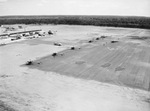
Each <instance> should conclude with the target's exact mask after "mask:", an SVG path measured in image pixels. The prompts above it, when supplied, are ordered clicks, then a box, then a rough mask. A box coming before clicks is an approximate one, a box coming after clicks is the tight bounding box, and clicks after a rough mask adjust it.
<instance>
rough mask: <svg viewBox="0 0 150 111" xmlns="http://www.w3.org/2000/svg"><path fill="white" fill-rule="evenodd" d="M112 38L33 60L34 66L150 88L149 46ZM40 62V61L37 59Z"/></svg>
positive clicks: (79, 76)
mask: <svg viewBox="0 0 150 111" xmlns="http://www.w3.org/2000/svg"><path fill="white" fill-rule="evenodd" d="M112 40H113V38H111V37H108V38H106V39H100V40H94V42H92V43H88V42H86V41H85V42H86V44H85V45H84V46H83V47H81V49H79V48H76V49H75V50H70V49H67V50H64V51H62V52H60V54H63V56H61V55H58V56H56V57H52V56H51V55H49V56H46V57H43V58H41V59H39V60H36V61H35V62H34V65H33V66H30V67H32V68H38V69H40V70H44V71H52V72H57V73H59V74H63V75H67V76H73V77H76V78H83V79H89V80H96V81H100V82H107V83H113V84H117V85H125V86H129V87H133V88H140V89H144V90H148V91H149V90H150V47H149V46H148V45H143V44H142V43H135V42H129V40H128V39H120V40H119V42H116V43H111V41H112ZM39 62H40V63H41V64H38V63H39Z"/></svg>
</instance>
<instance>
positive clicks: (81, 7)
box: [0, 0, 150, 17]
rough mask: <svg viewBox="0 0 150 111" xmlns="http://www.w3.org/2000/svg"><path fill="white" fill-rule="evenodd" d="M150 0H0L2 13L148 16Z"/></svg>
mask: <svg viewBox="0 0 150 111" xmlns="http://www.w3.org/2000/svg"><path fill="white" fill-rule="evenodd" d="M149 10H150V0H0V16H4V15H119V16H147V17H150V11H149Z"/></svg>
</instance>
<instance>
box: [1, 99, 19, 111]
mask: <svg viewBox="0 0 150 111" xmlns="http://www.w3.org/2000/svg"><path fill="white" fill-rule="evenodd" d="M0 111H18V110H15V109H13V108H11V107H10V106H9V105H7V104H6V103H5V102H3V101H1V100H0Z"/></svg>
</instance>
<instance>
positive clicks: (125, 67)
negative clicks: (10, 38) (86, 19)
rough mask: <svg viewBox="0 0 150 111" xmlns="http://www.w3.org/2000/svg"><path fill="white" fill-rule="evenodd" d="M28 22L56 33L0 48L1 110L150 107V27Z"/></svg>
mask: <svg viewBox="0 0 150 111" xmlns="http://www.w3.org/2000/svg"><path fill="white" fill-rule="evenodd" d="M12 26H15V25H12ZM25 27H26V30H36V29H42V30H44V31H48V30H52V32H55V33H54V34H53V35H52V36H48V35H47V36H45V37H41V38H36V39H32V40H23V41H19V42H14V43H10V44H7V45H5V46H1V47H0V58H1V59H0V111H1V110H2V111H101V110H103V111H149V109H150V93H149V90H150V84H149V83H150V73H149V71H150V70H149V69H150V39H149V35H150V31H149V30H147V29H132V28H114V27H96V26H86V27H85V26H77V25H71V26H70V25H25ZM102 36H106V38H99V37H102ZM96 38H99V40H96ZM142 38H143V39H142ZM90 40H91V41H92V42H91V43H89V41H90ZM111 41H118V42H114V43H111ZM54 42H60V43H62V46H55V45H54ZM72 46H74V47H75V50H70V48H71V47H72ZM53 53H58V56H55V57H52V54H53ZM59 54H60V55H59ZM61 54H63V55H61ZM28 60H33V64H32V65H30V66H28V67H27V66H26V65H25V63H26V62H27V61H28Z"/></svg>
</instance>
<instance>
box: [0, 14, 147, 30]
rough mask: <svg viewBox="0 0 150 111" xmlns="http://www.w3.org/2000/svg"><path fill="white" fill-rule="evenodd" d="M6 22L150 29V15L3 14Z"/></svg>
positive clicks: (2, 22)
mask: <svg viewBox="0 0 150 111" xmlns="http://www.w3.org/2000/svg"><path fill="white" fill-rule="evenodd" d="M4 24H56V25H57V24H68V25H95V26H111V27H129V28H144V29H150V18H149V17H130V16H1V17H0V25H4Z"/></svg>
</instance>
